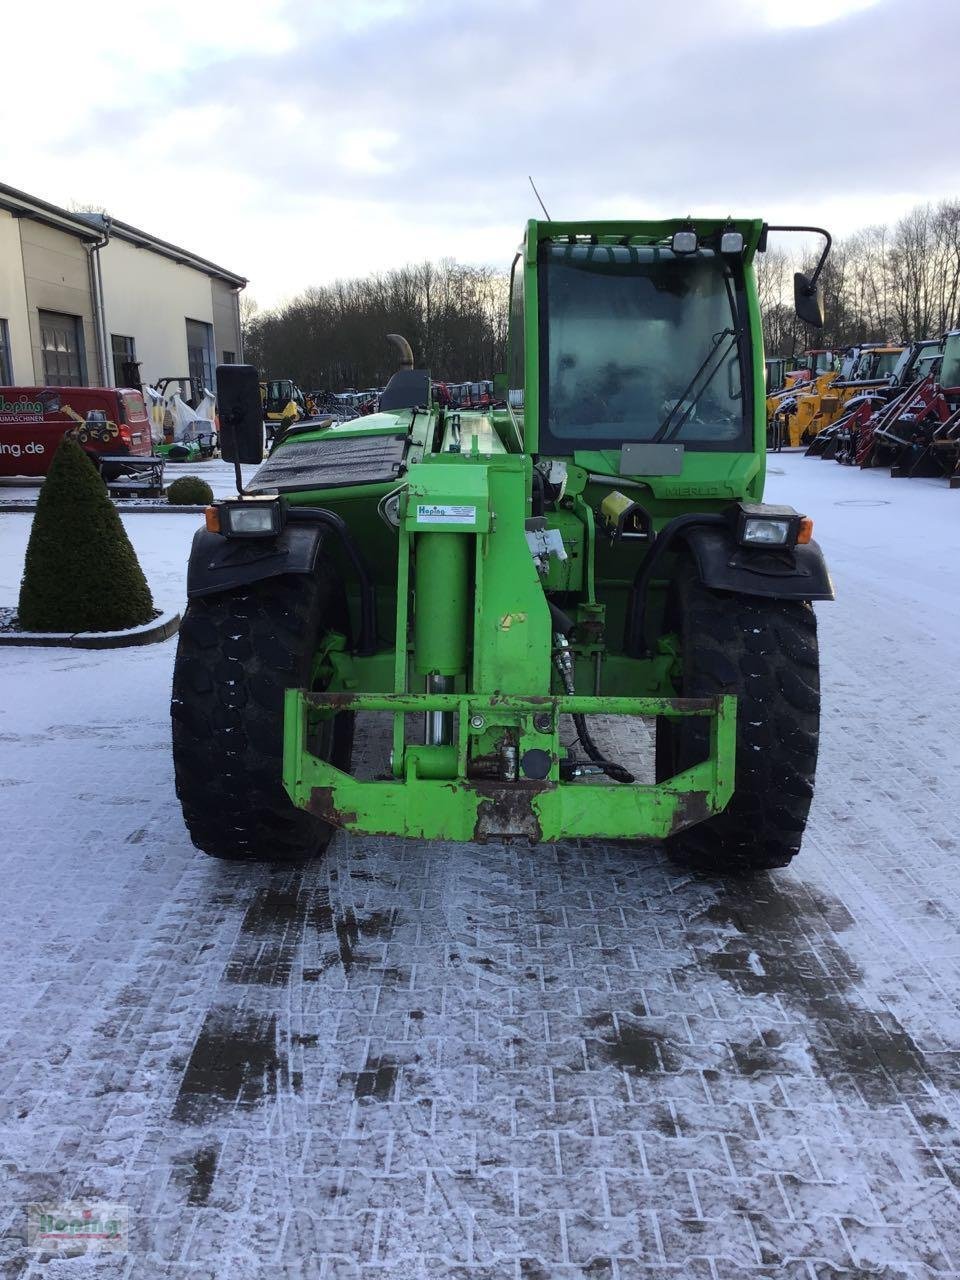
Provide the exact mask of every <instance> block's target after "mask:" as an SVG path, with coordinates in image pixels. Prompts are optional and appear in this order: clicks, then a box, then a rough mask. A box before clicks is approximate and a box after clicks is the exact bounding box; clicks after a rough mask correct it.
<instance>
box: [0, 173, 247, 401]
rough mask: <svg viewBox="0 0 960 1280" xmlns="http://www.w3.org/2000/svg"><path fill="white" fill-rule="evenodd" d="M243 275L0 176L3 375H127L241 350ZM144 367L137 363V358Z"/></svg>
mask: <svg viewBox="0 0 960 1280" xmlns="http://www.w3.org/2000/svg"><path fill="white" fill-rule="evenodd" d="M246 283H247V282H246V280H245V279H244V277H243V276H238V275H236V274H234V273H233V272H232V271H227V270H225V269H224V268H223V267H218V266H217V265H216V264H215V263H213V262H208V261H207V260H206V259H205V258H201V257H199V256H198V255H197V254H195V253H190V252H188V251H187V250H186V249H180V248H178V247H177V246H176V245H173V244H168V243H167V241H165V240H159V239H157V237H156V236H151V235H149V234H148V233H147V232H145V231H138V230H137V228H136V227H131V226H129V225H128V224H127V223H125V222H119V221H117V220H116V219H114V218H109V217H106V216H103V215H99V214H80V213H71V212H70V211H69V210H66V209H60V208H58V207H57V206H56V205H52V204H48V203H47V202H46V201H44V200H39V199H37V198H36V197H34V196H30V195H27V194H26V193H24V192H22V191H16V190H14V189H13V188H12V187H7V186H4V185H3V184H2V183H0V386H130V385H131V384H133V385H136V384H137V383H138V382H144V383H155V382H157V381H158V380H159V379H160V378H163V377H184V376H190V377H193V378H194V379H195V380H196V381H197V382H198V383H202V384H203V385H205V386H208V387H212V386H213V381H214V369H215V367H216V365H217V364H230V363H232V362H234V361H237V360H240V359H241V358H242V354H243V353H242V342H241V335H240V304H239V298H240V293H241V291H242V290H243V288H244V287H245V285H246ZM138 367H139V368H138Z"/></svg>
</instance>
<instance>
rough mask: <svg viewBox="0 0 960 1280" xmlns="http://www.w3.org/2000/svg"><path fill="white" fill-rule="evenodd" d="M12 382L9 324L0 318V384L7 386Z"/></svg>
mask: <svg viewBox="0 0 960 1280" xmlns="http://www.w3.org/2000/svg"><path fill="white" fill-rule="evenodd" d="M12 382H13V361H12V359H11V358H10V326H9V325H8V324H7V322H6V320H0V385H2V386H5V387H9V386H10V385H11V383H12Z"/></svg>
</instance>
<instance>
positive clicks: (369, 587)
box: [287, 506, 377, 658]
mask: <svg viewBox="0 0 960 1280" xmlns="http://www.w3.org/2000/svg"><path fill="white" fill-rule="evenodd" d="M287 519H288V520H294V521H299V520H302V521H304V522H311V521H312V522H313V523H316V524H324V525H326V526H327V528H329V529H332V530H333V532H334V533H335V534H336V535H337V537H338V538H339V539H340V545H341V546H342V547H343V549H344V551H345V552H346V555H347V558H348V560H349V561H350V563H351V564H352V565H353V568H354V572H355V573H356V575H357V580H358V581H359V583H360V636H359V642H358V644H357V654H358V656H359V657H361V658H369V657H370V656H371V655H372V654H374V653H376V651H377V594H376V592H375V591H374V588H373V581H372V579H371V577H370V571H369V569H368V568H367V562H366V561H365V560H364V558H363V554H362V553H361V551H360V548H359V547H358V546H357V543H356V541H355V539H354V537H353V534H352V533H351V532H350V529H349V526H348V525H347V523H346V521H345V520H344V519H343V518H342V517H341V516H338V515H337V513H336V512H335V511H328V510H327V509H326V507H293V506H291V507H288V508H287Z"/></svg>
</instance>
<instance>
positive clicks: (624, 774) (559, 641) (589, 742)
mask: <svg viewBox="0 0 960 1280" xmlns="http://www.w3.org/2000/svg"><path fill="white" fill-rule="evenodd" d="M547 607H548V608H549V609H550V614H551V616H553V615H554V614H556V615H557V617H558V618H559V619H561V620H562V621H563V622H564V623H566V624H567V626H568V628H569V629H572V627H573V623H572V622H571V621H570V619H569V618H568V617H567V616H566V615H565V614H564V613H562V612H561V611H560V610H559V609H558V608H557V607H556V605H553V604H551V603H550V601H549V600H548V601H547ZM568 633H569V632H568ZM554 643H555V645H556V653H555V655H554V659H553V660H554V663H555V664H556V667H557V670H558V671H559V672H560V679H561V680H562V681H563V687H564V688H565V689H566V691H567V693H569V694H570V695H571V697H572V696H573V695H574V694H575V693H576V691H577V689H576V684H575V682H574V678H573V658H572V656H571V654H570V642H569V641H568V640H567V636H566V635H565V634H564V633H563V632H562V631H561V630H559V629H558V630H557V631H556V633H555V635H554ZM573 723H574V726H575V727H576V730H577V737H578V738H579V739H580V743H581V745H582V747H583V749H584V751H586V753H587V755H588V756H589V757H590V759H591V760H592V761H593V763H594V764H595V765H596V766H597V767H598V768H599V769H602V770H603V772H604V773H605V774H606V775H607V777H608V778H612V779H613V780H614V782H634V781H635V778H634V776H633V774H632V773H630V772H629V770H627V769H624V767H623V765H620V764H617V763H616V762H615V761H613V760H608V759H607V758H606V756H605V755H604V754H603V752H602V751H601V750H600V748H599V747H598V746H597V744H596V743H595V742H594V740H593V738H592V737H591V736H590V730H589V729H588V728H587V718H586V716H584V715H583V714H581V713H578V712H575V713H574V716H573Z"/></svg>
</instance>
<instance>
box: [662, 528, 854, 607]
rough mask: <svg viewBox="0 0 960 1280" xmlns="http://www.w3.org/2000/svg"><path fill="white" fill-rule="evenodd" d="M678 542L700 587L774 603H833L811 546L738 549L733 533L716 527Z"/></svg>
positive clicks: (685, 534)
mask: <svg viewBox="0 0 960 1280" xmlns="http://www.w3.org/2000/svg"><path fill="white" fill-rule="evenodd" d="M680 537H681V538H682V539H683V540H684V541H685V542H686V544H687V546H688V547H689V549H690V552H691V554H692V555H693V559H694V563H695V564H696V567H697V572H698V573H699V575H700V581H701V582H702V583H703V585H704V586H705V587H710V588H712V589H713V590H715V591H736V592H738V593H739V594H740V595H744V596H767V597H770V598H772V599H777V600H833V599H835V598H836V595H835V592H834V589H833V582H832V581H831V579H830V572H829V570H828V569H827V564H826V561H825V560H824V558H823V552H822V551H821V550H820V547H819V545H818V544H817V543H816V542H807V543H805V544H804V545H802V546H796V547H792V548H785V549H770V548H767V547H746V546H740V545H738V544H737V543H736V541H735V540H734V538H733V534H732V532H729V531H728V530H726V529H723V528H720V527H719V526H716V525H707V526H703V527H697V526H692V527H690V528H688V529H684V530H683V531H682V532H681V533H680Z"/></svg>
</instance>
